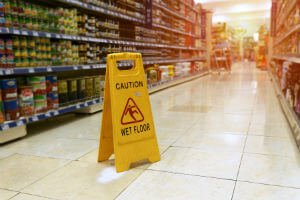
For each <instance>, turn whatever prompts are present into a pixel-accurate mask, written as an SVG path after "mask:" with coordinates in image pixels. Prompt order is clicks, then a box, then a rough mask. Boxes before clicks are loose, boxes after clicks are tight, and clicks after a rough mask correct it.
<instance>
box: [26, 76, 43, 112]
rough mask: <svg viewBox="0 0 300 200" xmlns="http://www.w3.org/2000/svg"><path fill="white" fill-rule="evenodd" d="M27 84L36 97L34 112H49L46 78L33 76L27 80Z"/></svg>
mask: <svg viewBox="0 0 300 200" xmlns="http://www.w3.org/2000/svg"><path fill="white" fill-rule="evenodd" d="M27 82H28V83H29V85H30V86H32V90H33V95H34V111H35V113H42V112H46V111H47V91H46V78H45V76H32V77H28V78H27Z"/></svg>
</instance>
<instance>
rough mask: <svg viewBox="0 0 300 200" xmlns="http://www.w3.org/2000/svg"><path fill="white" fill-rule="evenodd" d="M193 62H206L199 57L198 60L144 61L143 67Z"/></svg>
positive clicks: (203, 58)
mask: <svg viewBox="0 0 300 200" xmlns="http://www.w3.org/2000/svg"><path fill="white" fill-rule="evenodd" d="M193 61H206V58H205V57H200V58H190V59H172V60H151V61H150V60H149V61H144V62H143V63H144V64H145V65H150V64H165V63H182V62H193Z"/></svg>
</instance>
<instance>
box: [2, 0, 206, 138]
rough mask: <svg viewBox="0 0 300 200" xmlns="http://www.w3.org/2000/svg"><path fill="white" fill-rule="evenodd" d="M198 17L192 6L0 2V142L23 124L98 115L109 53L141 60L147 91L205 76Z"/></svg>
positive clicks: (199, 11)
mask: <svg viewBox="0 0 300 200" xmlns="http://www.w3.org/2000/svg"><path fill="white" fill-rule="evenodd" d="M149 10H152V12H151V13H152V16H151V15H150V16H146V15H145V13H146V11H149ZM203 15H206V12H205V11H204V10H203V9H202V6H201V4H195V3H194V1H193V0H189V1H181V0H178V1H176V2H170V1H165V0H162V1H159V0H153V2H152V5H151V6H150V7H149V6H146V3H145V2H144V1H139V0H133V1H128V0H121V1H117V0H113V1H102V0H97V1H86V0H72V1H70V0H54V1H30V2H29V1H25V0H0V76H2V77H0V83H1V92H2V95H1V97H2V100H1V102H0V108H1V109H0V111H1V113H0V123H1V124H0V131H1V133H0V143H4V142H7V141H9V140H12V139H15V138H17V137H20V135H22V136H23V135H26V134H27V133H26V129H25V128H26V124H27V123H32V122H38V121H40V120H44V119H48V118H51V117H54V116H58V115H61V114H65V113H68V112H75V111H76V112H89V113H90V112H95V111H100V110H102V102H103V94H104V87H105V84H104V75H105V69H106V57H107V55H108V54H111V53H118V52H138V53H141V54H142V57H143V63H144V67H145V71H146V75H147V76H146V77H147V82H148V88H149V91H150V92H155V91H158V90H160V89H164V88H166V87H170V86H172V85H175V84H179V83H182V82H185V81H188V80H192V79H194V78H197V77H200V76H202V75H203V74H206V73H207V72H208V66H207V62H206V59H207V45H208V44H209V42H210V41H207V40H206V38H204V37H202V35H201V33H203V31H204V32H205V31H206V32H208V33H209V32H210V30H209V29H208V28H206V27H203V24H206V23H211V19H209V18H208V17H207V18H205V17H203ZM149 18H151V20H149ZM201 20H205V23H203V21H201ZM149 21H150V22H151V23H149ZM204 29H205V30H204ZM208 33H207V34H208ZM118 64H119V67H130V66H132V63H131V62H128V61H122V62H119V63H118ZM91 108H93V109H91ZM24 127H25V128H24ZM17 132H18V133H20V132H22V134H16V133H17ZM7 135H9V137H7ZM14 135H16V136H14Z"/></svg>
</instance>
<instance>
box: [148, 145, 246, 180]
mask: <svg viewBox="0 0 300 200" xmlns="http://www.w3.org/2000/svg"><path fill="white" fill-rule="evenodd" d="M240 159H241V154H240V153H232V152H230V153H224V152H205V151H200V150H198V149H191V148H177V147H176V148H175V147H170V148H169V149H168V150H167V151H166V152H165V153H164V154H163V156H162V159H161V161H160V162H157V163H154V164H152V165H151V166H150V167H149V169H153V170H160V171H168V172H175V173H184V174H192V175H200V176H208V177H217V178H226V179H236V176H237V173H238V168H239V164H240ZM220 163H221V164H220Z"/></svg>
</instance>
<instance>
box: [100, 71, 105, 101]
mask: <svg viewBox="0 0 300 200" xmlns="http://www.w3.org/2000/svg"><path fill="white" fill-rule="evenodd" d="M104 88H105V76H103V75H101V76H100V97H102V98H104Z"/></svg>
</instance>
